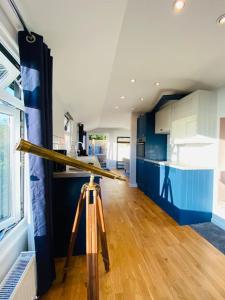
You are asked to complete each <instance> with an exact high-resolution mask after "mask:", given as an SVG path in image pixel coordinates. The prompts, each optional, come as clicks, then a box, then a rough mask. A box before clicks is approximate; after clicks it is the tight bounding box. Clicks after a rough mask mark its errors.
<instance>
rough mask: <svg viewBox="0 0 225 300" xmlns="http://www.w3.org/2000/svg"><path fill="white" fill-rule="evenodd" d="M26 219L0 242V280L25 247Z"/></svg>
mask: <svg viewBox="0 0 225 300" xmlns="http://www.w3.org/2000/svg"><path fill="white" fill-rule="evenodd" d="M27 228H28V226H27V221H26V219H23V220H22V221H21V222H20V223H19V224H18V225H16V226H15V227H14V228H12V229H11V230H10V231H9V232H8V233H7V235H6V236H5V237H4V239H3V240H2V241H1V242H0V266H1V268H0V282H1V281H2V279H3V278H4V276H5V275H6V273H7V272H8V271H9V269H10V268H11V266H12V265H13V263H14V262H15V260H16V258H17V257H18V256H19V254H20V252H21V251H24V250H26V249H27Z"/></svg>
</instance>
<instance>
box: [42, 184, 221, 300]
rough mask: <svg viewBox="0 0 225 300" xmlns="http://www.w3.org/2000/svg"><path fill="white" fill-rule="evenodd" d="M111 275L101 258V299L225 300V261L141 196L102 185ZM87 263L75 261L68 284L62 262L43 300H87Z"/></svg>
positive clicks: (123, 186)
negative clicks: (64, 281) (63, 280)
mask: <svg viewBox="0 0 225 300" xmlns="http://www.w3.org/2000/svg"><path fill="white" fill-rule="evenodd" d="M102 191H103V205H104V212H105V221H106V229H107V234H108V236H107V237H108V246H109V255H110V262H111V270H110V272H109V273H108V274H106V273H105V272H104V267H103V262H102V259H101V257H99V269H100V299H104V300H105V299H107V300H114V299H115V300H122V299H126V300H132V299H135V300H139V299H154V300H161V299H162V300H163V299H165V300H168V299H173V300H174V299H187V300H195V299H198V300H199V299H204V300H207V299H216V300H220V299H221V300H222V299H225V256H224V255H223V254H222V253H221V252H219V251H218V250H217V249H216V248H214V247H213V246H212V245H211V244H209V243H208V242H207V241H206V240H205V239H203V238H202V237H201V236H200V235H198V233H197V232H195V231H194V230H192V229H191V228H190V227H189V226H183V227H181V226H178V225H177V224H176V222H175V221H173V220H172V219H171V218H170V217H169V216H168V215H167V214H166V213H164V212H163V211H162V210H161V209H160V208H159V207H158V206H156V205H155V204H154V203H153V202H152V201H151V200H149V198H147V197H146V196H145V195H144V194H143V193H142V192H141V191H140V190H138V189H135V188H129V187H128V185H127V183H123V182H117V181H112V180H110V179H104V180H103V181H102ZM85 262H86V260H85V257H75V258H73V259H72V261H71V268H70V271H69V274H68V278H67V281H66V283H64V284H61V282H60V280H61V274H62V267H63V260H62V259H58V260H57V261H56V266H57V279H56V281H55V282H54V284H53V286H52V288H51V290H50V291H49V292H48V293H47V294H46V295H45V296H44V297H43V298H42V299H43V300H53V299H54V300H58V299H65V300H76V299H82V300H83V299H86V287H85V282H86V265H85Z"/></svg>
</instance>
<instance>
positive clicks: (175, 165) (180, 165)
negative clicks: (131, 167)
mask: <svg viewBox="0 0 225 300" xmlns="http://www.w3.org/2000/svg"><path fill="white" fill-rule="evenodd" d="M144 161H149V162H152V163H155V164H159V165H161V166H168V167H171V168H175V169H180V170H213V169H214V168H213V167H210V166H208V167H203V166H190V165H186V164H183V163H177V162H171V161H156V160H150V159H144Z"/></svg>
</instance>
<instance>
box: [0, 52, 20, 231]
mask: <svg viewBox="0 0 225 300" xmlns="http://www.w3.org/2000/svg"><path fill="white" fill-rule="evenodd" d="M1 66H4V68H3V67H1ZM21 91H22V90H21V85H20V76H19V75H18V68H16V67H15V66H14V65H12V63H11V62H10V61H9V60H8V59H7V57H6V56H4V55H3V53H1V52H0V231H2V230H4V229H5V228H7V227H9V226H11V225H13V224H16V223H17V222H18V221H20V219H21V218H22V217H23V166H22V164H21V158H22V157H21V153H20V152H18V151H15V146H16V143H18V141H19V139H20V137H22V135H23V130H22V129H23V128H22V127H21V124H22V119H21V118H22V117H23V109H24V106H23V101H21V100H22V99H23V97H22V96H23V95H22V93H21Z"/></svg>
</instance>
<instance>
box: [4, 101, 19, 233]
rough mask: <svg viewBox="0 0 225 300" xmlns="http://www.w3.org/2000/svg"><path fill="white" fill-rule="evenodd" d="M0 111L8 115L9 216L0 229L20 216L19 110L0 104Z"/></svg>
mask: <svg viewBox="0 0 225 300" xmlns="http://www.w3.org/2000/svg"><path fill="white" fill-rule="evenodd" d="M1 100H2V99H1ZM0 113H3V114H6V115H8V116H9V117H10V119H11V120H10V122H11V124H10V127H11V128H10V133H11V135H10V197H9V198H10V203H9V205H10V217H9V218H7V219H5V220H3V221H0V230H3V229H4V228H6V227H8V226H10V225H12V224H14V223H16V222H18V221H19V220H20V217H21V205H20V204H21V198H20V195H21V187H20V153H19V152H18V151H16V149H15V145H16V143H17V142H18V141H19V139H20V111H19V110H18V109H17V108H15V107H10V106H7V105H0Z"/></svg>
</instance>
